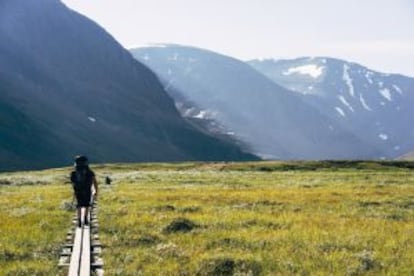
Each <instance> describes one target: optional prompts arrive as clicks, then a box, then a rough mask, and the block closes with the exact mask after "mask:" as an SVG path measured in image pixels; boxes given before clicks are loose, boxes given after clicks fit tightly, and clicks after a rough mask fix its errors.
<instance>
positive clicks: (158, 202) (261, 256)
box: [100, 164, 414, 275]
mask: <svg viewBox="0 0 414 276" xmlns="http://www.w3.org/2000/svg"><path fill="white" fill-rule="evenodd" d="M369 165H370V166H372V164H369ZM232 166H233V164H230V165H229V167H230V168H226V167H224V168H223V167H220V165H217V166H210V167H209V168H205V167H203V166H202V165H201V166H200V167H199V168H198V169H195V168H189V169H186V170H177V171H174V170H169V171H168V170H167V171H166V170H158V169H156V170H154V171H151V170H148V168H146V169H145V170H141V171H135V172H127V173H125V174H122V173H119V174H114V175H113V176H114V178H115V180H116V181H115V185H114V186H112V187H110V188H108V190H106V192H105V193H104V195H103V197H102V202H101V213H100V214H101V215H100V217H101V218H100V219H101V225H102V227H101V237H102V238H101V239H102V242H103V243H104V244H106V245H107V248H106V249H105V251H104V253H105V254H104V259H105V262H106V264H107V268H106V270H107V272H108V273H110V274H112V273H113V274H119V275H128V274H134V273H142V274H144V275H156V274H163V275H180V274H184V275H185V274H187V275H194V274H197V273H199V274H209V273H213V274H214V273H218V272H220V269H223V271H224V272H226V271H227V272H229V271H233V273H237V272H239V273H249V271H250V273H252V274H264V275H274V274H280V275H286V274H334V275H335V274H339V275H340V274H360V273H371V274H373V275H374V274H391V275H401V274H410V273H413V267H414V253H413V252H414V251H413V249H414V239H412V235H413V234H414V222H413V218H414V217H413V215H414V211H413V207H414V186H413V184H414V182H413V181H414V178H413V174H412V173H411V171H409V170H406V169H395V168H394V169H389V168H386V169H379V168H374V169H371V168H369V169H367V168H365V169H364V168H362V169H360V170H355V169H339V170H334V171H333V170H332V169H327V170H323V171H312V170H311V171H309V170H300V171H277V170H275V171H274V172H272V171H270V172H269V170H267V169H264V170H263V171H261V170H257V168H254V169H252V170H249V169H246V167H243V166H240V165H239V164H237V167H236V168H235V167H234V166H233V167H232ZM217 167H219V169H217ZM178 218H186V219H188V220H190V221H191V222H193V223H194V224H195V225H196V227H195V228H194V229H193V230H192V231H190V232H183V233H182V232H177V233H166V232H165V228H166V227H167V226H168V225H169V224H170V223H171V222H173V221H174V220H176V219H178ZM226 269H227V270H226Z"/></svg>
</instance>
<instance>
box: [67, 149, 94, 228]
mask: <svg viewBox="0 0 414 276" xmlns="http://www.w3.org/2000/svg"><path fill="white" fill-rule="evenodd" d="M70 180H71V181H72V185H73V189H74V193H75V197H76V202H77V205H76V208H77V212H78V227H82V208H85V212H84V220H83V222H84V224H85V225H89V220H88V214H89V207H90V206H91V200H92V187H93V188H94V189H93V190H94V193H93V195H94V197H95V199H96V198H97V196H98V182H97V181H96V177H95V173H94V172H93V171H92V170H91V169H90V168H89V162H88V158H87V157H86V156H83V155H80V156H76V157H75V170H74V171H72V172H71V174H70Z"/></svg>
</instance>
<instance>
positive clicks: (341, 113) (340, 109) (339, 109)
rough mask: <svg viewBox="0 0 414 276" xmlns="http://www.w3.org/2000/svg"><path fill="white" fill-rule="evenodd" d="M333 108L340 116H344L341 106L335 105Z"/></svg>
mask: <svg viewBox="0 0 414 276" xmlns="http://www.w3.org/2000/svg"><path fill="white" fill-rule="evenodd" d="M335 109H336V111H337V112H338V113H339V114H340V115H341V116H342V117H346V115H345V112H344V111H343V110H342V108H340V107H335Z"/></svg>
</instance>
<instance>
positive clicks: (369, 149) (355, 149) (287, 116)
mask: <svg viewBox="0 0 414 276" xmlns="http://www.w3.org/2000/svg"><path fill="white" fill-rule="evenodd" d="M130 51H131V53H132V54H133V56H134V57H135V58H136V59H138V60H139V61H140V62H142V63H144V64H146V65H147V66H148V67H149V68H151V69H152V70H153V71H154V72H155V73H156V74H157V75H158V76H159V78H160V79H161V80H162V82H163V85H164V88H165V90H166V91H167V92H168V93H169V94H170V96H171V97H172V98H173V99H174V100H175V104H176V106H177V107H178V109H179V110H180V112H181V114H182V115H183V116H184V117H186V118H190V119H192V120H196V121H198V122H199V123H201V124H203V125H204V129H206V130H207V131H209V132H211V133H221V134H222V135H226V136H230V137H233V139H234V140H237V141H239V142H240V144H241V145H244V147H245V148H246V149H249V150H251V151H252V152H253V153H255V154H257V155H259V156H261V157H263V158H272V159H356V158H360V159H363V158H378V157H380V156H382V155H384V152H382V150H381V149H380V148H377V147H376V145H372V144H371V143H370V142H369V141H365V140H363V139H361V138H360V137H359V136H358V135H355V134H354V133H353V132H352V131H350V130H349V129H348V128H347V127H346V126H345V125H343V124H342V123H341V122H340V121H339V120H338V118H336V117H335V116H330V114H325V113H324V112H323V111H321V110H319V109H318V108H317V107H316V106H315V105H313V103H310V102H308V101H307V100H306V99H305V98H304V96H303V94H301V93H295V92H292V91H291V90H289V89H287V88H285V87H282V86H281V85H278V84H277V83H276V82H275V81H273V80H271V79H270V78H268V77H266V76H265V75H264V74H262V73H260V72H259V71H257V70H255V69H254V68H253V67H252V66H250V65H249V64H246V63H245V62H242V61H239V60H236V59H233V58H231V57H227V56H223V55H220V54H217V53H214V52H211V51H206V50H203V49H197V48H192V47H184V46H179V45H153V46H149V47H140V48H136V49H131V50H130Z"/></svg>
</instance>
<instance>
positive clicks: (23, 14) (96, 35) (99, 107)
mask: <svg viewBox="0 0 414 276" xmlns="http://www.w3.org/2000/svg"><path fill="white" fill-rule="evenodd" d="M0 23H1V24H0V39H1V40H2V41H7V43H1V44H0V64H2V66H0V90H1V93H0V105H2V110H1V111H0V112H2V113H3V114H2V117H1V118H2V122H3V124H2V125H0V141H1V145H0V160H2V166H1V168H0V169H1V170H20V169H38V168H47V167H56V166H64V165H67V164H70V163H71V162H72V158H73V156H74V155H76V154H79V153H82V154H87V155H89V156H90V159H91V160H92V161H93V162H120V161H122V162H137V161H184V160H250V159H257V157H255V156H253V155H251V154H248V153H244V152H242V151H241V150H240V149H239V148H238V147H237V146H235V145H232V144H231V143H229V142H228V141H223V140H220V139H218V138H216V137H212V136H211V135H209V134H207V133H205V132H201V131H200V130H199V129H196V128H194V127H193V126H192V125H191V124H189V123H187V122H186V121H185V120H184V119H183V118H181V116H180V114H179V112H178V111H177V109H176V108H175V106H174V102H173V101H172V99H171V98H170V97H169V96H168V95H167V94H166V93H165V90H164V88H163V86H162V85H161V83H160V82H159V80H158V78H157V76H156V75H155V74H154V73H153V72H152V71H150V70H149V69H148V68H147V67H146V66H144V65H143V64H141V63H139V62H137V61H136V60H134V59H133V58H132V56H131V54H130V53H129V52H128V51H127V50H126V49H124V48H123V47H122V46H121V45H120V44H119V43H118V42H116V41H115V40H114V39H113V37H112V36H111V35H109V34H108V33H107V32H106V31H105V30H103V29H102V28H101V27H99V26H98V25H97V24H96V23H94V22H93V21H91V20H90V19H88V18H86V17H84V16H82V15H80V14H78V13H76V12H75V11H72V10H70V9H68V8H67V7H66V6H65V5H63V4H62V3H61V2H60V1H54V0H36V1H34V0H29V1H27V0H6V1H2V2H0Z"/></svg>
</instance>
